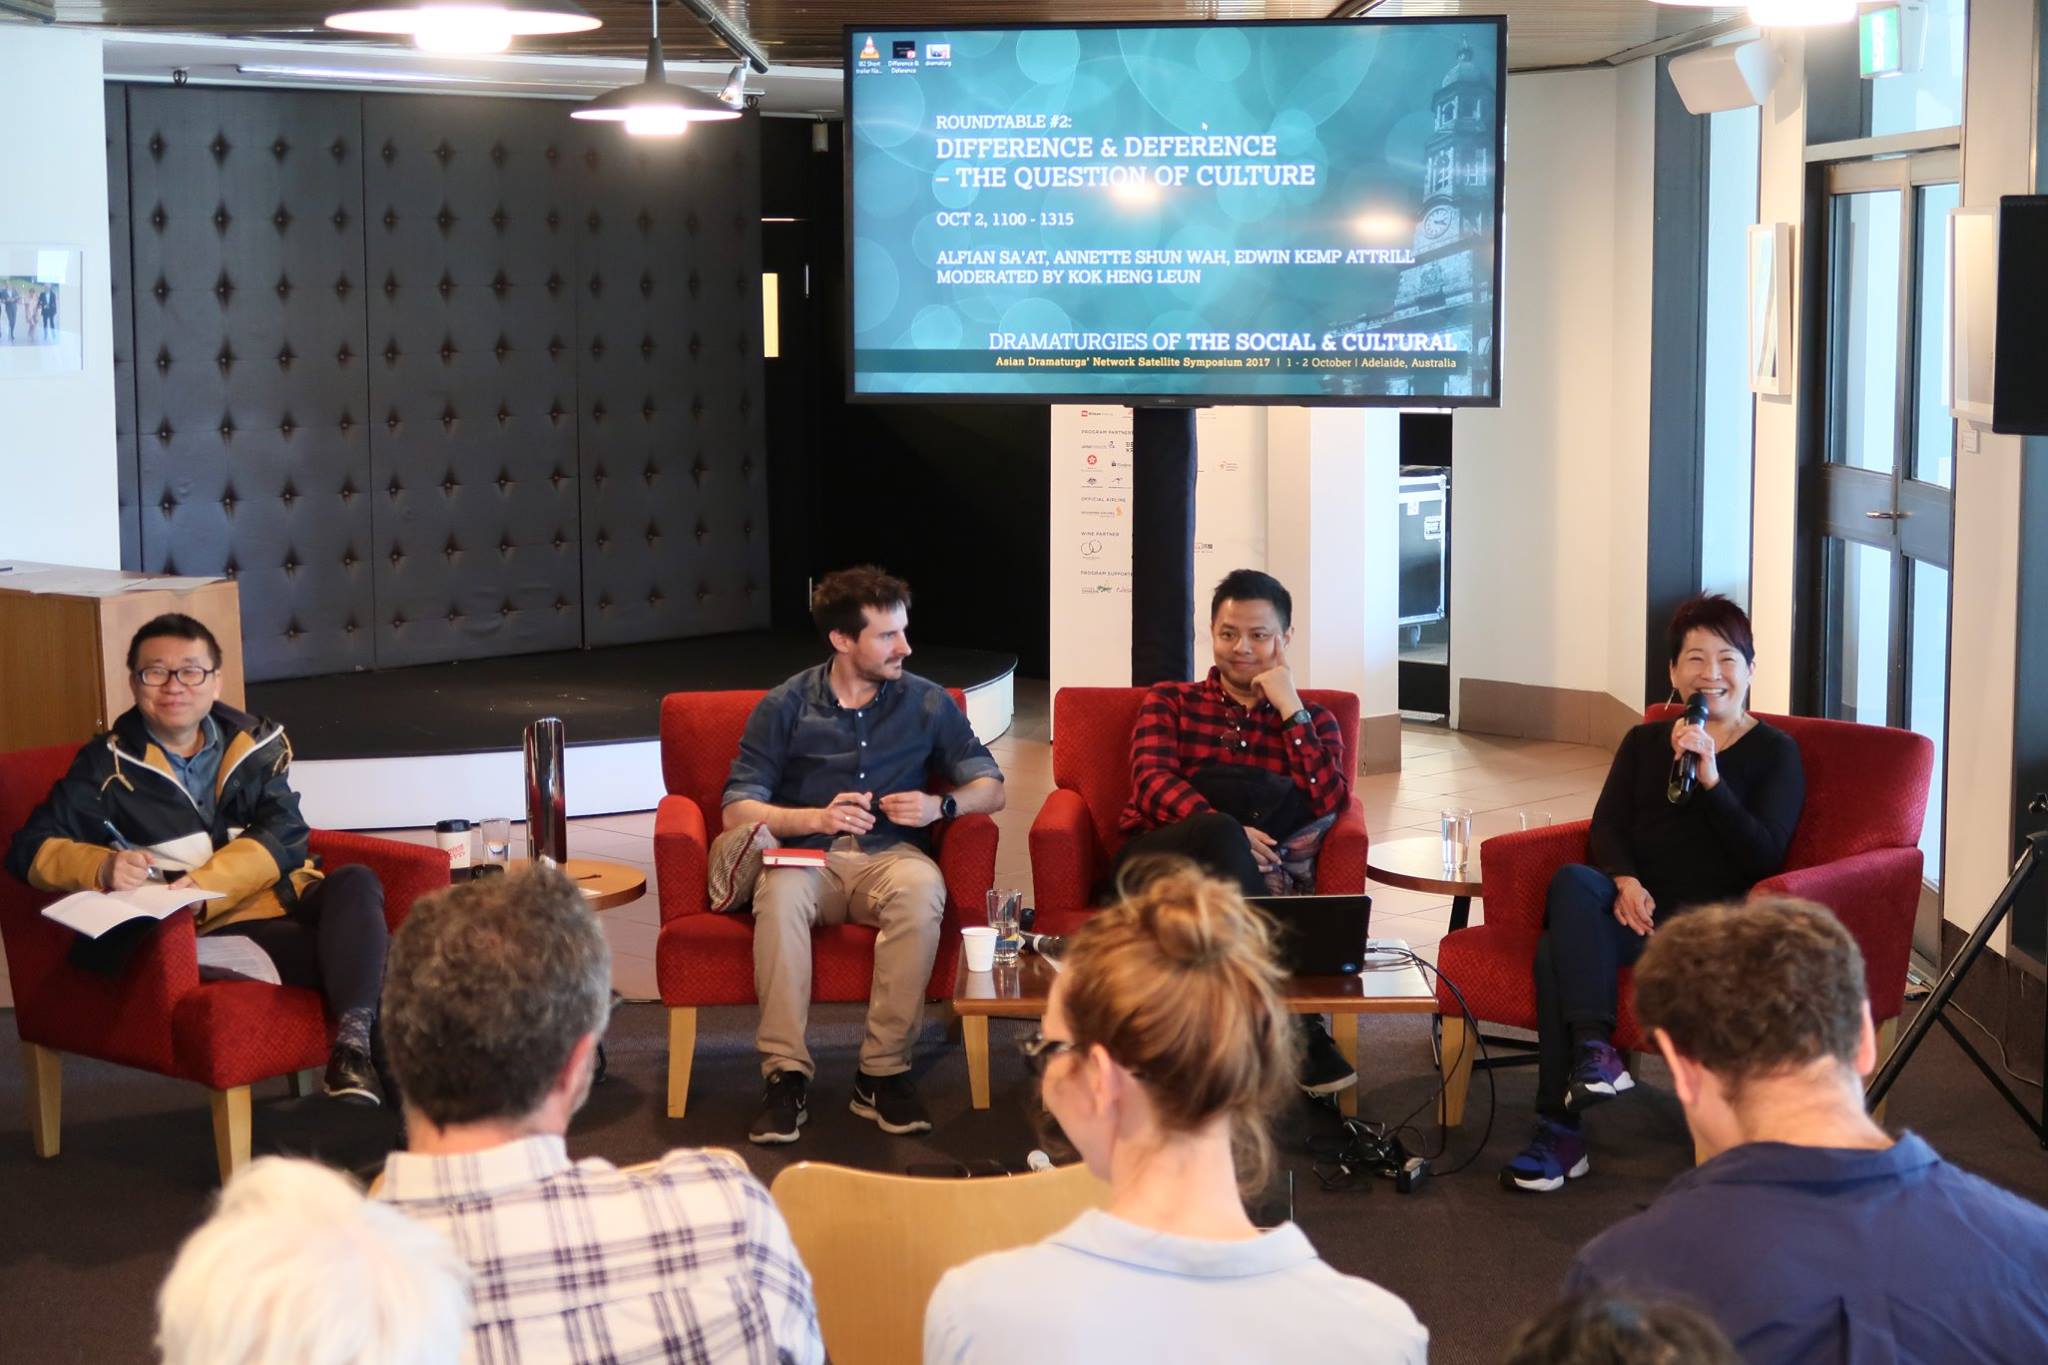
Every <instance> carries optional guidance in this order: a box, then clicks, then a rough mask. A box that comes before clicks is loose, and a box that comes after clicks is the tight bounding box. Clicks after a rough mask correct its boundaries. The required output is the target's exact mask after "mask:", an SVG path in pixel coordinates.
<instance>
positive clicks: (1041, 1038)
mask: <svg viewBox="0 0 2048 1365" xmlns="http://www.w3.org/2000/svg"><path fill="white" fill-rule="evenodd" d="M1073 1050H1074V1045H1073V1044H1072V1043H1070V1042H1068V1041H1067V1040H1066V1039H1064V1038H1048V1037H1046V1036H1045V1033H1044V1031H1043V1030H1042V1029H1033V1030H1031V1036H1030V1037H1029V1038H1024V1039H1020V1040H1019V1041H1018V1043H1017V1051H1019V1052H1021V1053H1023V1054H1024V1062H1025V1065H1027V1066H1029V1067H1030V1068H1031V1074H1032V1075H1034V1076H1036V1077H1038V1078H1039V1079H1040V1080H1043V1079H1045V1068H1046V1064H1047V1063H1048V1062H1050V1061H1051V1060H1052V1059H1053V1058H1055V1057H1057V1056H1059V1055H1060V1054H1061V1053H1062V1052H1072V1051H1073Z"/></svg>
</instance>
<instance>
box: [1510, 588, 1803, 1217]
mask: <svg viewBox="0 0 2048 1365" xmlns="http://www.w3.org/2000/svg"><path fill="white" fill-rule="evenodd" d="M1668 642H1669V646H1670V656H1671V657H1670V664H1671V691H1672V696H1673V697H1674V698H1685V699H1687V700H1688V708H1689V709H1690V710H1692V712H1693V714H1695V715H1697V714H1699V710H1698V709H1697V708H1694V707H1693V706H1692V702H1691V699H1694V698H1697V699H1698V703H1699V706H1701V707H1704V714H1705V717H1706V719H1705V723H1704V724H1694V723H1688V721H1687V720H1686V718H1685V717H1676V718H1673V719H1670V720H1653V721H1648V722H1645V723H1644V724H1642V725H1638V726H1636V727H1635V728H1634V729H1632V730H1630V731H1629V732H1628V734H1627V736H1626V737H1624V738H1623V739H1622V741H1621V748H1620V749H1619V750H1618V751H1617V752H1616V753H1615V755H1614V764H1613V766H1612V767H1610V768H1609V769H1608V771H1607V783H1606V785H1605V786H1603V787H1602V788H1601V789H1600V800H1599V803H1598V804H1597V805H1596V806H1595V807H1594V809H1593V822H1592V828H1591V829H1590V830H1589V831H1588V832H1587V840H1586V843H1587V854H1588V861H1587V862H1586V863H1573V864H1571V865H1570V866H1568V867H1564V868H1560V869H1559V870H1558V873H1557V875H1556V876H1554V877H1552V878H1551V880H1550V890H1549V893H1548V896H1547V898H1546V900H1545V904H1544V928H1543V937H1542V938H1541V939H1539V940H1538V941H1537V946H1536V967H1535V970H1536V1037H1537V1052H1538V1072H1537V1080H1536V1115H1537V1118H1536V1134H1535V1137H1534V1138H1533V1139H1532V1140H1531V1141H1530V1143H1529V1146H1528V1147H1527V1148H1526V1149H1525V1150H1524V1151H1523V1152H1522V1154H1521V1155H1520V1156H1517V1157H1516V1158H1515V1159H1514V1160H1513V1161H1511V1162H1509V1163H1508V1164H1507V1165H1506V1166H1505V1167H1504V1168H1502V1170H1501V1173H1500V1179H1501V1184H1502V1185H1503V1186H1504V1187H1506V1188H1508V1189H1520V1190H1532V1191H1539V1192H1543V1191H1549V1190H1555V1189H1559V1188H1561V1187H1562V1186H1563V1185H1564V1183H1565V1182H1566V1181H1567V1180H1575V1179H1577V1178H1578V1177H1580V1176H1582V1175H1585V1174H1586V1173H1587V1171H1588V1170H1590V1169H1591V1166H1590V1164H1589V1163H1588V1162H1587V1160H1586V1140H1585V1136H1584V1135H1583V1133H1582V1132H1581V1131H1580V1119H1581V1117H1582V1115H1583V1114H1584V1113H1585V1111H1586V1110H1587V1109H1590V1108H1592V1107H1593V1106H1594V1105H1596V1104H1600V1103H1603V1102H1605V1101H1607V1100H1611V1099H1613V1098H1614V1097H1615V1096H1616V1095H1619V1094H1621V1093H1622V1092H1623V1091H1625V1090H1629V1089H1631V1088H1632V1087H1633V1086H1634V1085H1635V1081H1634V1078H1632V1077H1631V1076H1630V1075H1629V1074H1628V1068H1627V1067H1626V1066H1625V1065H1624V1064H1623V1062H1622V1059H1621V1054H1620V1053H1618V1052H1616V1051H1615V1049H1614V1044H1613V1041H1612V1035H1613V1032H1614V1018H1615V990H1616V978H1617V974H1618V973H1619V972H1620V970H1621V969H1622V968H1623V967H1626V966H1630V965H1631V964H1633V963H1634V962H1635V960H1636V958H1637V956H1638V955H1640V954H1641V952H1642V951H1643V945H1644V944H1645V943H1647V942H1648V941H1649V938H1650V935H1652V934H1654V933H1655V932H1656V931H1657V926H1658V924H1660V923H1662V922H1663V921H1665V920H1667V919H1669V918H1670V917H1671V916H1672V915H1675V914H1678V913H1679V912H1680V911H1682V910H1684V909H1686V908H1687V907H1689V906H1695V905H1707V904H1711V903H1713V902H1715V901H1726V900H1741V899H1742V898H1743V897H1744V896H1745V895H1747V894H1748V893H1749V888H1750V887H1752V886H1754V885H1755V884H1756V883H1757V882H1760V881H1762V880H1763V879H1765V878H1766V877H1769V876H1772V875H1774V874H1775V873H1776V872H1778V870H1779V869H1780V868H1781V867H1783V865H1784V862H1785V850H1786V848H1787V847H1789V846H1790V844H1791V842H1792V831H1793V829H1794V828H1796V827H1797V825H1798V824H1799V811H1800V808H1801V807H1802V806H1803V805H1804V804H1805V802H1806V775H1805V772H1804V770H1803V769H1802V768H1801V767H1800V764H1799V747H1798V745H1797V744H1795V743H1794V742H1793V741H1792V737H1791V736H1789V735H1787V734H1786V733H1785V732H1784V731H1783V730H1780V729H1777V728H1776V727H1774V726H1771V725H1766V724H1765V723H1764V722H1762V721H1760V720H1758V719H1757V718H1756V717H1755V716H1753V715H1751V714H1750V711H1749V687H1750V681H1751V677H1752V670H1753V669H1754V666H1755V664H1756V646H1755V643H1754V641H1753V639H1752V637H1751V634H1750V628H1749V618H1748V617H1747V616H1745V615H1744V614H1743V612H1742V608H1740V607H1738V606H1736V605H1735V604H1734V603H1733V602H1731V601H1729V600H1728V599H1727V598H1725V597H1722V596H1720V595H1718V594H1703V595H1701V596H1698V597H1694V598H1691V599H1690V600H1688V601H1686V602H1684V603H1681V604H1680V606H1679V608H1678V610H1677V612H1676V613H1675V614H1674V615H1673V616H1672V618H1671V627H1670V630H1669V632H1668ZM1687 755H1690V756H1691V760H1692V765H1693V773H1694V776H1693V779H1692V781H1691V782H1690V783H1678V782H1674V781H1673V772H1674V765H1675V764H1677V763H1679V762H1680V761H1681V760H1683V759H1684V758H1685V757H1686V756H1687Z"/></svg>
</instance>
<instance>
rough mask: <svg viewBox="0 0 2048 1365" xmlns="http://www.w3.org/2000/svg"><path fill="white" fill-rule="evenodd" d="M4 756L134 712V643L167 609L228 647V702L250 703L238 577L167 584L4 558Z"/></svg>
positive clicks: (223, 683) (74, 736) (71, 739)
mask: <svg viewBox="0 0 2048 1365" xmlns="http://www.w3.org/2000/svg"><path fill="white" fill-rule="evenodd" d="M0 565H5V566H6V571H5V572H0V752H11V751H13V750H15V749H32V748H36V747H38V746H40V745H44V744H83V743H84V742H85V741H86V740H88V739H90V738H92V737H93V736H94V735H95V734H98V733H99V732H100V731H102V730H105V729H106V728H107V726H108V725H109V724H111V723H112V722H113V719H114V717H116V716H118V715H120V714H121V713H122V712H123V711H125V710H127V709H128V708H129V707H130V706H132V705H134V697H133V696H132V695H131V694H130V692H129V688H128V641H129V640H130V639H132V638H133V637H134V635H135V632H136V631H137V630H138V629H140V628H141V626H142V624H143V623H144V622H146V621H149V620H151V619H152V618H154V617H157V616H160V615H162V614H164V613H165V612H183V613H184V614H185V615H187V616H191V617H194V618H196V619H197V620H199V621H201V622H203V623H204V624H205V625H206V627H207V629H209V630H211V631H212V632H213V633H214V637H215V638H216V639H218V640H219V641H220V651H221V661H220V699H221V700H222V701H224V702H226V703H227V704H228V705H230V706H237V707H239V706H245V705H247V701H246V698H245V694H244V691H243V686H242V607H241V596H240V594H239V593H238V592H237V591H236V588H235V584H234V581H233V580H232V579H224V578H216V579H203V580H202V579H191V578H169V577H166V576H164V575H162V574H130V573H120V572H116V571H113V570H106V569H71V568H64V567H62V566H59V565H53V564H30V563H25V562H21V561H0Z"/></svg>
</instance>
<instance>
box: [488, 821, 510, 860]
mask: <svg viewBox="0 0 2048 1365" xmlns="http://www.w3.org/2000/svg"><path fill="white" fill-rule="evenodd" d="M484 861H485V862H487V863H497V864H499V865H500V866H503V865H504V864H506V863H509V862H511V861H512V822H511V821H510V820H509V819H492V820H486V821H484Z"/></svg>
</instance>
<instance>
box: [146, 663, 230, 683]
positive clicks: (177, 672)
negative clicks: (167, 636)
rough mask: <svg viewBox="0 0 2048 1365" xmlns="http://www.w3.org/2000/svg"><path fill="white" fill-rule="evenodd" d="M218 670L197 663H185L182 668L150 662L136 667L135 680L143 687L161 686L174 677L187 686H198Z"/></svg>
mask: <svg viewBox="0 0 2048 1365" xmlns="http://www.w3.org/2000/svg"><path fill="white" fill-rule="evenodd" d="M218 672H220V670H219V669H218V668H201V667H200V666H199V665H198V664H186V665H185V666H184V667H183V668H165V667H164V666H163V665H162V664H151V665H150V666H149V667H148V668H138V669H136V670H135V680H136V681H137V682H139V683H141V684H142V685H143V686H144V687H162V686H163V685H164V684H165V683H167V682H169V681H170V680H171V679H172V678H176V679H177V680H178V681H179V682H181V683H183V684H185V686H187V687H198V686H200V685H201V684H202V683H204V682H205V681H206V680H207V679H208V678H210V677H212V676H213V675H214V674H216V673H218Z"/></svg>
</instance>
